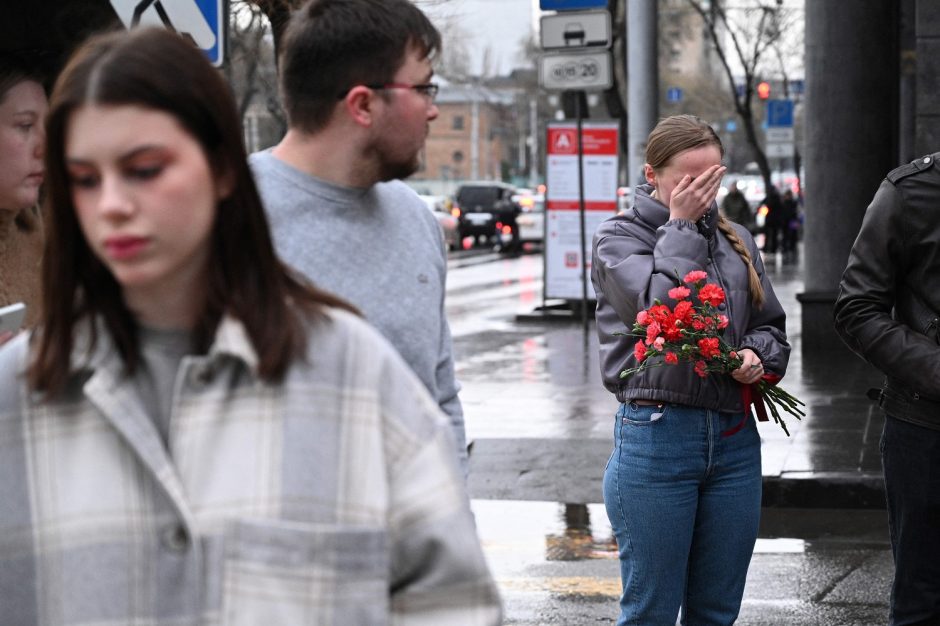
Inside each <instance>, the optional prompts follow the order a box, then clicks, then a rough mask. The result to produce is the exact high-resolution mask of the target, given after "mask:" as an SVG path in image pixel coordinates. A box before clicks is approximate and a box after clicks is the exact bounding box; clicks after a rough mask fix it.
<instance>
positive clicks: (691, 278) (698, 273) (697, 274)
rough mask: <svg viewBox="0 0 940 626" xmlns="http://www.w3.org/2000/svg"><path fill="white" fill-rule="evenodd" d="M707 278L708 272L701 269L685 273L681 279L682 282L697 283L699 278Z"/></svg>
mask: <svg viewBox="0 0 940 626" xmlns="http://www.w3.org/2000/svg"><path fill="white" fill-rule="evenodd" d="M706 278H708V274H706V273H705V272H703V271H702V270H694V271H691V272H689V273H688V274H686V275H685V278H683V279H682V282H684V283H690V284H691V283H697V282H698V281H700V280H705V279H706Z"/></svg>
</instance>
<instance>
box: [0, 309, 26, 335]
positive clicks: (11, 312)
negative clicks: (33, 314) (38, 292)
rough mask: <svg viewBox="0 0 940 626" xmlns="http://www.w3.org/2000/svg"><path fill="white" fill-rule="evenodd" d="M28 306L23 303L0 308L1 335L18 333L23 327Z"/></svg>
mask: <svg viewBox="0 0 940 626" xmlns="http://www.w3.org/2000/svg"><path fill="white" fill-rule="evenodd" d="M25 318H26V305H25V304H23V303H22V302H17V303H16V304H11V305H10V306H5V307H2V308H0V333H5V332H7V331H12V332H16V331H18V330H19V329H20V328H22V327H23V320H24V319H25Z"/></svg>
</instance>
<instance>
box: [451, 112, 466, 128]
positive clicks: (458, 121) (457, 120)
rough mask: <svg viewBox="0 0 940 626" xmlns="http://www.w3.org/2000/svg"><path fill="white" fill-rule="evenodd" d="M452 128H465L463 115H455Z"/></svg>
mask: <svg viewBox="0 0 940 626" xmlns="http://www.w3.org/2000/svg"><path fill="white" fill-rule="evenodd" d="M451 128H452V129H453V130H463V115H455V116H454V117H453V120H452V123H451Z"/></svg>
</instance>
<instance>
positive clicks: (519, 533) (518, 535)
mask: <svg viewBox="0 0 940 626" xmlns="http://www.w3.org/2000/svg"><path fill="white" fill-rule="evenodd" d="M472 508H473V512H474V514H475V516H476V522H477V529H478V531H479V534H480V538H481V540H482V542H483V545H484V548H485V549H486V552H487V555H488V557H489V558H490V559H491V560H495V561H497V562H501V561H505V563H506V564H508V563H509V562H514V563H516V564H519V563H527V564H530V565H531V564H533V563H545V562H552V561H586V560H592V559H617V543H616V540H615V539H614V536H613V532H612V530H611V527H610V522H609V521H608V519H607V511H606V509H605V508H604V505H603V504H561V503H556V502H523V501H507V500H498V501H497V500H474V501H473V502H472ZM765 514H766V515H768V516H769V517H770V518H771V519H774V518H776V517H778V516H779V515H780V514H779V513H772V512H769V511H766V510H765ZM770 526H771V527H772V528H770V529H764V528H763V527H762V535H763V536H761V537H759V538H758V539H757V543H756V545H755V547H754V553H755V554H800V553H804V552H806V551H807V550H810V549H812V543H813V541H812V540H811V539H807V538H800V537H781V536H779V534H778V532H779V531H780V530H781V525H780V524H779V522H777V523H772V524H771V525H770Z"/></svg>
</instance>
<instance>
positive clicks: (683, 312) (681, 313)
mask: <svg viewBox="0 0 940 626" xmlns="http://www.w3.org/2000/svg"><path fill="white" fill-rule="evenodd" d="M674 313H675V316H676V319H678V320H682V323H683V324H686V325H688V323H689V322H690V321H691V319H692V303H691V302H690V301H688V300H683V301H682V302H680V303H679V304H677V305H676V309H675V311H674Z"/></svg>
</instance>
